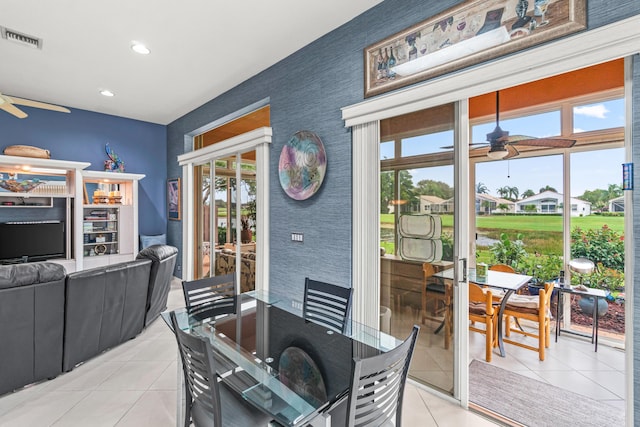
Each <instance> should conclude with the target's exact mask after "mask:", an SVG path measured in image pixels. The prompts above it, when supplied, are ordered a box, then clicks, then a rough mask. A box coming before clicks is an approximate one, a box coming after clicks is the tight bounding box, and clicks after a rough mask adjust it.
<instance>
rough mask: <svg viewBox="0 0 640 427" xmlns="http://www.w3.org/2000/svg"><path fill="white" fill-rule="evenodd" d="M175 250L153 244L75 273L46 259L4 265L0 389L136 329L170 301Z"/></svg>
mask: <svg viewBox="0 0 640 427" xmlns="http://www.w3.org/2000/svg"><path fill="white" fill-rule="evenodd" d="M177 252H178V251H177V249H176V248H173V247H171V246H166V245H158V246H153V247H150V248H147V249H145V250H144V251H142V252H141V256H140V257H139V258H138V259H136V260H135V261H128V262H123V263H120V264H114V265H110V266H105V267H99V268H95V269H91V270H84V271H79V272H76V273H71V274H69V275H66V274H65V270H64V268H63V267H62V266H60V265H58V264H54V263H48V262H42V263H26V264H15V265H0V395H2V394H4V393H7V392H9V391H12V390H15V389H17V388H20V387H23V386H25V385H27V384H31V383H34V382H37V381H41V380H43V379H47V378H53V377H55V376H57V375H59V374H60V373H61V372H63V371H70V370H72V369H73V368H74V367H75V366H76V365H77V364H79V363H81V362H84V361H86V360H88V359H90V358H92V357H94V356H96V355H98V354H100V353H102V352H104V351H105V350H107V349H109V348H112V347H115V346H117V345H118V344H120V343H122V342H124V341H127V340H129V339H131V338H134V337H135V336H136V335H138V334H139V333H140V332H141V331H142V330H143V328H144V327H146V326H147V325H148V324H149V323H150V322H151V321H152V320H153V319H155V318H157V316H158V314H159V312H160V311H162V310H164V308H166V305H167V296H168V292H169V286H170V282H171V278H172V277H173V266H174V265H175V261H176V258H177Z"/></svg>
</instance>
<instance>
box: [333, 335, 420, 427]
mask: <svg viewBox="0 0 640 427" xmlns="http://www.w3.org/2000/svg"><path fill="white" fill-rule="evenodd" d="M419 331H420V327H419V326H417V325H414V326H413V329H412V330H411V334H410V335H409V336H408V337H407V339H406V340H405V341H404V342H403V343H402V344H400V345H399V346H398V347H396V348H394V349H393V350H391V351H389V352H387V353H382V354H379V355H377V356H373V357H368V358H366V359H357V358H354V359H353V361H352V363H351V371H352V377H351V386H350V387H349V398H348V402H347V406H346V412H347V413H346V417H345V418H346V425H347V426H349V427H353V426H369V425H373V426H383V425H393V424H392V422H391V420H393V419H395V425H396V426H400V425H402V423H401V418H402V399H403V397H404V386H405V383H406V380H407V373H408V372H409V365H410V364H411V356H412V355H413V349H414V348H415V344H416V339H417V338H418V332H419ZM342 411H344V409H343V410H342ZM334 414H335V416H336V419H335V420H336V422H337V423H340V421H341V416H340V414H339V410H337V411H336V413H334ZM334 414H332V420H333V418H334Z"/></svg>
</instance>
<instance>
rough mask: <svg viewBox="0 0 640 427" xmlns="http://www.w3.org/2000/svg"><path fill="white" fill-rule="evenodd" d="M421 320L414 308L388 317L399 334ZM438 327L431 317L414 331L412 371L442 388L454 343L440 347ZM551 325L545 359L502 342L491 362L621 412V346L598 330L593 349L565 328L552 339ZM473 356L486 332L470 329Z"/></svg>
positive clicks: (481, 352) (480, 351)
mask: <svg viewBox="0 0 640 427" xmlns="http://www.w3.org/2000/svg"><path fill="white" fill-rule="evenodd" d="M419 322H420V318H419V317H418V312H417V311H416V310H411V309H406V310H399V311H398V310H396V311H395V312H394V315H393V317H392V321H391V329H392V333H393V334H394V335H395V336H398V337H401V336H405V335H408V333H409V331H410V328H411V326H412V325H413V324H414V323H417V324H420V323H419ZM436 326H438V323H437V322H435V323H434V322H429V321H427V322H426V323H425V324H424V325H423V327H422V329H421V331H420V335H419V336H418V342H417V344H416V350H415V352H414V357H413V360H412V364H411V371H410V375H412V376H413V377H416V378H421V379H423V380H425V381H426V382H428V383H430V384H433V385H435V386H437V387H439V388H440V389H442V390H444V391H446V390H450V389H451V388H452V384H453V347H451V348H450V349H449V350H445V349H444V345H443V343H444V340H443V333H442V332H440V333H438V334H434V333H433V330H434V327H436ZM525 327H527V326H526V325H525ZM554 327H555V324H552V336H551V341H552V342H551V345H550V348H548V349H547V351H546V356H545V360H544V361H543V362H541V361H540V360H539V359H538V354H537V352H533V351H531V350H527V349H524V348H521V347H517V346H514V345H510V344H505V352H506V356H505V357H501V356H500V355H499V352H498V350H497V349H494V351H493V357H492V361H491V363H492V364H493V365H495V366H497V367H499V368H502V369H506V370H509V371H513V372H516V373H518V374H521V375H525V376H527V377H530V378H534V379H536V380H538V381H543V382H546V383H548V384H551V385H554V386H556V387H560V388H562V389H565V390H569V391H572V392H575V393H578V394H582V395H584V396H587V397H590V398H592V399H595V400H597V401H600V402H602V403H605V404H608V405H611V406H612V407H614V408H617V409H618V410H620V411H622V413H624V411H625V404H626V403H625V352H624V350H622V349H620V348H615V347H613V346H610V345H605V341H606V338H603V337H602V335H601V339H600V342H599V345H598V351H597V352H594V346H593V344H591V342H590V340H588V339H585V338H581V337H575V336H572V335H569V334H564V333H563V334H562V335H561V336H560V337H558V342H557V343H556V342H555V338H554V337H555V334H554V333H555V329H553V328H554ZM511 338H512V339H514V340H529V341H528V342H529V343H531V338H525V337H523V336H521V335H519V334H512V336H511ZM618 345H619V344H618ZM473 359H478V360H482V361H484V360H485V337H484V335H482V334H479V333H473V332H470V333H469V362H471V361H472V360H473ZM470 400H471V401H473V396H470Z"/></svg>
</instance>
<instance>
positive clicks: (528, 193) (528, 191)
mask: <svg viewBox="0 0 640 427" xmlns="http://www.w3.org/2000/svg"><path fill="white" fill-rule="evenodd" d="M535 195H536V193H534V192H533V190H525V192H524V193H522V194H521V195H520V197H522V198H523V199H526V198H527V197H531V196H535Z"/></svg>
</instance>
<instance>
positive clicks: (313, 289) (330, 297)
mask: <svg viewBox="0 0 640 427" xmlns="http://www.w3.org/2000/svg"><path fill="white" fill-rule="evenodd" d="M352 294H353V289H351V288H343V287H342V286H337V285H332V284H330V283H325V282H319V281H317V280H311V279H309V278H308V277H307V278H306V279H305V282H304V304H303V308H302V311H303V317H304V318H305V319H307V320H309V321H312V322H314V323H318V324H320V325H323V326H326V327H327V328H329V329H331V330H334V331H336V332H340V333H344V332H346V331H347V326H348V322H347V320H348V319H349V315H350V314H351V295H352Z"/></svg>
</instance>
